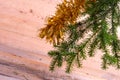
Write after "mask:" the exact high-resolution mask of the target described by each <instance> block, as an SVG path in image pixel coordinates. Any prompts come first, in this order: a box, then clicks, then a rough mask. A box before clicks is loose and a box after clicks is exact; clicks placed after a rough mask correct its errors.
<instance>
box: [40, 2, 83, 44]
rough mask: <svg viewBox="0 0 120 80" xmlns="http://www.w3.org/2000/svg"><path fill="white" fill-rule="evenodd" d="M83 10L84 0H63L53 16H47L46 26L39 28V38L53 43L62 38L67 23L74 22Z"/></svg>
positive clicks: (57, 42)
mask: <svg viewBox="0 0 120 80" xmlns="http://www.w3.org/2000/svg"><path fill="white" fill-rule="evenodd" d="M84 11H85V0H63V2H62V3H61V4H59V5H58V7H57V11H56V13H55V15H54V16H52V17H49V18H48V20H47V25H46V27H44V28H42V29H40V34H39V37H40V38H46V40H47V41H49V42H51V43H53V44H59V42H60V41H62V40H63V35H64V31H65V29H66V28H67V25H69V24H74V23H75V22H76V19H77V17H78V16H80V14H81V13H82V12H84Z"/></svg>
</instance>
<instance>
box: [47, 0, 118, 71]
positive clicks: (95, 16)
mask: <svg viewBox="0 0 120 80" xmlns="http://www.w3.org/2000/svg"><path fill="white" fill-rule="evenodd" d="M119 5H120V0H96V2H90V1H88V2H87V7H86V12H85V13H84V14H83V15H85V14H88V15H89V17H88V18H87V19H86V20H84V21H81V22H79V23H76V24H70V25H69V26H68V28H67V29H66V34H67V36H68V37H67V38H66V39H65V40H64V41H62V42H61V43H60V44H59V45H54V47H55V48H56V50H53V51H50V52H49V53H48V54H49V55H50V56H51V57H52V59H53V60H52V63H51V66H50V70H54V68H55V67H57V66H58V67H61V66H62V63H63V62H66V65H67V67H66V72H70V70H71V68H72V66H73V65H75V64H77V65H78V67H81V61H82V60H85V59H86V57H87V55H89V56H90V57H91V56H94V55H95V50H96V49H100V50H102V51H103V53H101V54H102V55H103V56H102V60H103V63H102V67H103V68H104V69H105V68H107V67H108V66H115V67H117V68H120V40H119V39H118V36H117V27H118V26H120V7H119ZM89 32H90V35H89V36H87V37H86V36H85V35H86V34H88V33H89ZM81 40H83V41H82V42H81Z"/></svg>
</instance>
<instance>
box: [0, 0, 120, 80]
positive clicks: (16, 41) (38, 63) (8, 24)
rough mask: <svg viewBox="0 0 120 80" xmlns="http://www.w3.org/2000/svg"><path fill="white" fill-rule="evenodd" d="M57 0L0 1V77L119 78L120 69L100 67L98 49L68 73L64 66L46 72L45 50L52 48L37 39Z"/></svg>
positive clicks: (39, 79)
mask: <svg viewBox="0 0 120 80" xmlns="http://www.w3.org/2000/svg"><path fill="white" fill-rule="evenodd" d="M58 1H59V2H60V0H0V80H120V70H115V69H114V68H112V67H110V69H108V70H102V69H101V68H100V65H101V60H100V54H101V52H100V51H99V50H98V51H96V53H97V55H96V57H95V58H89V59H87V60H86V61H84V64H83V68H80V69H78V68H76V67H73V72H72V73H71V74H66V73H64V67H63V68H58V69H56V70H55V72H53V73H51V72H50V71H49V64H50V60H51V59H50V57H49V56H48V55H47V52H48V51H49V50H52V49H53V48H52V46H51V45H50V44H49V43H47V42H46V41H45V40H44V39H39V37H38V30H39V29H40V28H41V27H44V26H45V21H46V19H47V16H50V15H53V14H54V12H55V7H56V5H57V3H59V2H58Z"/></svg>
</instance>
